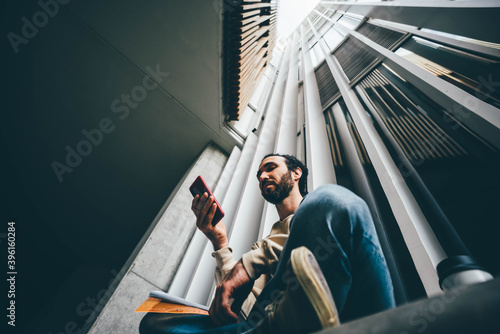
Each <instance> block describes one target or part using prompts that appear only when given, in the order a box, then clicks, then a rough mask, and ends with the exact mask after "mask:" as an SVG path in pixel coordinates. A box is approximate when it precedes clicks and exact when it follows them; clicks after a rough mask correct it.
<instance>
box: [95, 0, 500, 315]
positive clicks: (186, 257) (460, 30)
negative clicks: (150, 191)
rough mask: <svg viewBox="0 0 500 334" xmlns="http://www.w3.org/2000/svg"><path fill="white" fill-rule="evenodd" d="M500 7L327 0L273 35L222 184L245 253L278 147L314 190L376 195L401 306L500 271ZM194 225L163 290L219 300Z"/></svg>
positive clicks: (237, 249) (236, 243)
mask: <svg viewBox="0 0 500 334" xmlns="http://www.w3.org/2000/svg"><path fill="white" fill-rule="evenodd" d="M499 14H500V3H498V2H495V1H478V2H474V1H435V2H432V3H431V2H417V1H406V2H404V1H394V2H351V1H347V2H340V1H322V2H320V4H319V5H318V6H317V7H316V9H315V10H314V11H313V12H312V13H311V14H310V15H309V16H308V17H307V18H306V19H305V20H304V21H303V22H302V23H301V24H300V25H299V27H298V28H297V29H296V31H295V32H294V33H293V34H292V35H291V36H290V37H289V38H288V39H287V40H286V41H280V42H277V43H276V46H275V51H274V57H273V59H272V60H271V61H270V62H269V63H268V64H267V66H266V69H265V71H264V73H263V75H262V78H261V79H260V81H259V82H258V83H256V84H255V90H254V91H253V95H252V97H251V98H250V102H249V103H248V105H247V106H246V108H245V109H244V110H243V111H242V110H241V109H238V110H239V111H240V114H239V116H238V117H239V121H235V120H234V119H233V120H231V119H230V120H229V122H228V123H227V126H229V127H230V128H231V129H232V130H233V132H234V133H235V134H236V135H237V136H239V137H240V138H241V139H242V140H244V145H243V147H242V148H241V149H240V148H238V147H235V148H234V149H233V151H232V152H231V154H230V156H229V158H228V159H227V162H224V163H221V164H220V166H219V167H218V169H217V172H216V173H217V175H219V174H220V176H219V177H218V178H217V179H216V180H213V182H212V184H211V185H212V186H213V189H215V196H216V197H217V198H218V200H219V202H220V203H221V204H222V206H223V208H224V211H225V212H226V216H225V218H224V221H225V223H226V226H227V228H228V234H229V238H230V240H229V244H230V245H231V247H232V248H233V252H234V255H235V257H236V258H238V257H239V256H241V255H242V254H243V253H245V252H246V251H247V250H248V249H250V247H251V246H252V244H253V243H254V242H255V241H256V240H258V239H260V238H262V237H264V236H265V235H267V233H269V231H270V227H271V225H272V224H273V223H274V222H275V221H276V220H277V219H278V217H277V214H276V212H275V210H274V208H273V207H272V205H269V204H268V203H266V202H265V201H264V200H263V199H262V197H261V195H260V193H259V190H258V186H257V181H256V180H255V172H256V171H257V168H258V165H259V163H260V161H261V159H262V157H263V156H264V155H265V154H268V153H271V152H279V153H282V154H293V155H296V156H298V157H299V158H300V159H301V160H303V161H304V162H305V163H306V165H307V166H308V168H309V170H310V176H309V179H308V186H309V191H312V190H314V189H316V188H317V187H319V186H320V185H322V184H325V183H337V184H339V185H342V186H344V187H347V188H349V189H351V190H352V191H354V192H355V193H356V194H358V195H359V196H360V197H362V198H363V199H364V200H365V201H366V202H367V204H368V206H369V207H370V210H371V212H372V215H373V217H374V221H375V224H376V228H377V232H378V234H379V237H380V239H381V242H382V246H383V249H384V253H385V255H386V257H387V259H388V262H389V266H390V271H391V274H392V277H393V280H394V282H395V288H396V297H397V299H398V303H400V304H402V303H404V302H406V301H411V300H415V299H417V298H420V297H424V296H432V295H436V294H439V293H441V292H442V287H441V284H442V283H443V282H442V280H443V279H444V278H446V276H447V275H448V276H449V275H452V274H456V273H459V272H460V270H461V269H465V270H466V271H467V272H468V273H469V274H471V276H468V277H466V278H464V279H471V280H475V281H481V280H487V279H490V278H491V275H490V274H493V275H497V274H498V273H499V272H500V266H499V263H498V261H496V258H497V256H496V255H498V254H499V253H500V252H499V249H498V246H495V245H496V242H495V239H496V235H497V232H500V229H499V227H498V225H499V224H498V214H497V210H496V207H497V205H498V204H497V203H496V202H497V201H498V198H499V192H500V177H499V176H498V170H499V167H500V159H499V154H498V152H499V149H500V131H499V127H500V109H499V108H500V93H499V89H500V84H499V83H500V70H499V61H500V44H499V43H500V39H499V37H498V36H500V35H498V28H496V27H495V24H494V22H495V17H498V16H499ZM209 149H210V150H213V149H214V148H209ZM222 165H223V166H222ZM211 171H214V170H213V169H211ZM205 173H209V171H206V172H205ZM214 173H215V172H214ZM202 175H203V174H202ZM186 183H188V181H186ZM180 192H181V190H179V193H178V194H174V195H173V196H178V195H179V194H180ZM160 221H161V219H160ZM157 226H158V225H157ZM189 229H190V230H189V231H190V233H191V232H192V233H194V234H193V237H192V239H190V241H189V242H188V243H184V244H183V246H182V247H185V252H180V253H176V256H177V257H176V260H175V261H174V262H175V263H173V264H171V266H170V267H169V270H170V272H169V279H168V280H163V281H162V283H161V286H159V287H160V288H161V289H163V290H165V291H168V292H170V293H172V294H174V295H177V296H179V297H183V298H187V299H189V300H191V301H194V302H197V303H201V304H209V303H210V301H211V299H212V296H213V293H214V288H215V286H214V282H213V280H212V279H207V277H213V268H214V265H215V263H214V260H213V258H212V257H211V255H210V254H211V252H212V249H211V244H209V243H208V242H207V240H206V239H205V238H204V236H203V235H202V234H201V233H200V232H199V231H195V229H193V228H192V227H189ZM151 233H152V234H151V236H152V237H153V238H154V233H155V231H152V232H151ZM140 256H141V255H140V254H139V256H138V258H137V259H135V261H136V262H137V261H140ZM464 257H465V258H464ZM457 259H458V260H459V264H460V266H461V267H460V266H459V267H460V268H461V269H458V270H457V266H455V267H453V265H451V266H450V264H449V262H450V261H452V262H453V261H455V260H457ZM170 260H171V258H170ZM460 261H462V262H460ZM454 263H455V262H454ZM443 264H444V266H443ZM438 265H439V266H440V268H441V269H439V270H438ZM160 266H161V264H160ZM443 268H444V269H443ZM450 268H451V269H450ZM443 270H444V271H443ZM450 270H451V271H450ZM119 291H120V290H119V289H117V292H115V294H116V293H118V292H119ZM142 297H144V298H145V296H142ZM139 299H141V298H139ZM105 311H106V309H104V311H103V312H105ZM98 322H99V321H98Z"/></svg>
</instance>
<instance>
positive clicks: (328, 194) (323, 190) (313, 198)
mask: <svg viewBox="0 0 500 334" xmlns="http://www.w3.org/2000/svg"><path fill="white" fill-rule="evenodd" d="M301 207H302V208H301V209H302V210H304V211H306V212H308V213H310V214H312V213H318V212H324V213H326V212H331V211H335V212H345V211H347V212H353V211H354V212H356V211H359V210H361V211H364V210H366V209H367V205H366V203H365V201H364V200H363V199H361V198H360V197H359V196H357V195H356V194H354V193H353V192H352V191H350V190H349V189H347V188H344V187H342V186H339V185H336V184H325V185H322V186H321V187H319V188H318V189H316V190H314V191H313V192H312V193H310V194H309V195H308V196H307V197H306V199H305V200H304V202H303V203H302V204H301Z"/></svg>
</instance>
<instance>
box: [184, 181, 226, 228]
mask: <svg viewBox="0 0 500 334" xmlns="http://www.w3.org/2000/svg"><path fill="white" fill-rule="evenodd" d="M189 191H191V194H192V195H193V197H195V196H196V195H199V196H200V197H201V196H202V195H203V193H208V196H213V198H214V202H215V204H216V205H217V209H216V210H215V215H214V219H213V220H212V225H213V226H215V225H216V224H217V223H218V222H219V221H220V220H221V219H222V217H224V211H222V208H221V206H220V204H219V202H217V199H216V198H215V196H214V194H212V192H211V191H210V189H208V186H207V184H206V183H205V180H203V178H202V177H201V175H200V176H198V177H197V178H196V180H194V182H193V184H192V185H191V186H190V187H189Z"/></svg>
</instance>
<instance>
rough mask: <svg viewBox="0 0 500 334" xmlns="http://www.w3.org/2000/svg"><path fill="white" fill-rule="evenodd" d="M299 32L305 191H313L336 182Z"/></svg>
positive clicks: (316, 92) (311, 69)
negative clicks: (303, 118)
mask: <svg viewBox="0 0 500 334" xmlns="http://www.w3.org/2000/svg"><path fill="white" fill-rule="evenodd" d="M300 30H301V35H302V41H301V42H302V67H303V68H304V104H305V118H306V152H307V162H308V166H307V168H309V171H310V174H309V180H308V186H309V190H311V191H312V190H314V189H316V188H318V187H319V186H321V185H323V184H327V183H337V178H336V177H335V169H334V167H333V160H332V153H331V151H330V146H329V145H328V134H327V133H326V121H325V116H324V115H323V108H322V107H321V102H320V98H319V90H318V85H317V83H316V77H315V75H314V67H313V66H312V61H311V55H310V54H309V48H308V45H307V41H306V36H305V34H304V28H303V26H302V25H301V26H300Z"/></svg>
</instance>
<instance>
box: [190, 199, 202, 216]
mask: <svg viewBox="0 0 500 334" xmlns="http://www.w3.org/2000/svg"><path fill="white" fill-rule="evenodd" d="M199 201H200V195H196V196H195V197H194V198H193V201H192V202H191V210H192V211H193V212H194V213H195V214H196V212H197V211H198V210H197V209H196V207H197V206H198V202H199Z"/></svg>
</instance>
